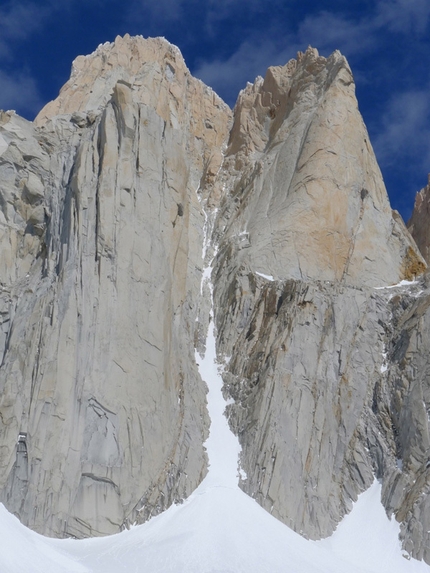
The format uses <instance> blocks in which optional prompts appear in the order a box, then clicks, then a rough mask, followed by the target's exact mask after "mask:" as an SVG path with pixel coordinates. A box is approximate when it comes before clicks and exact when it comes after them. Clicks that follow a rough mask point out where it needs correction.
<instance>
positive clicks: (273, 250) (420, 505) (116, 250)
mask: <svg viewBox="0 0 430 573" xmlns="http://www.w3.org/2000/svg"><path fill="white" fill-rule="evenodd" d="M0 170H1V176H0V199H1V201H0V216H1V221H0V225H1V226H0V229H1V231H0V232H1V234H0V237H1V240H0V251H1V257H0V265H1V274H0V278H1V285H0V286H1V290H0V308H1V310H0V321H1V329H0V353H1V355H2V356H3V359H2V363H1V368H0V501H1V502H3V503H4V504H5V506H6V507H7V508H8V509H9V511H11V512H13V513H15V514H16V515H17V516H18V517H19V518H20V520H21V521H22V522H23V523H24V524H26V525H28V526H29V527H31V528H32V529H35V530H36V531H39V532H41V533H44V534H46V535H50V536H53V537H65V536H70V535H72V536H76V537H85V536H89V535H104V534H109V533H114V532H116V531H118V530H120V529H121V528H124V527H126V526H127V525H128V524H130V523H134V522H137V523H141V522H143V521H145V520H147V519H148V518H149V517H150V516H151V515H154V514H156V513H159V512H160V511H162V510H163V509H165V508H167V507H168V506H170V505H171V504H172V503H174V502H179V501H181V500H183V499H185V498H186V497H188V496H189V495H190V493H191V492H192V491H194V490H195V489H196V487H197V486H198V485H199V483H201V481H202V479H203V478H204V476H205V475H206V473H207V465H208V463H207V456H206V452H205V448H204V446H203V443H204V442H205V440H206V438H207V435H208V428H209V424H210V419H209V416H208V413H207V408H206V388H205V384H204V382H203V381H202V379H201V377H200V374H199V371H198V368H197V365H196V361H195V354H194V352H195V349H197V350H198V351H199V352H204V344H205V342H204V341H205V339H206V332H207V328H208V323H209V312H210V309H211V304H212V301H211V299H212V294H211V292H210V290H209V289H208V288H207V286H206V287H204V286H203V287H202V284H203V283H202V278H203V276H202V275H203V269H204V268H205V266H207V265H208V261H209V260H212V269H213V270H212V283H213V310H212V312H213V314H214V322H215V326H216V342H217V355H218V361H219V364H220V367H221V370H222V376H223V381H224V387H223V391H224V394H225V396H226V397H228V398H230V400H229V406H228V408H227V416H228V420H229V424H230V427H231V429H232V430H233V431H234V433H236V434H237V436H238V438H239V441H240V444H241V446H242V452H241V455H240V465H241V468H242V469H243V470H244V471H242V472H241V473H240V475H241V478H240V486H241V488H242V489H243V490H244V491H245V492H246V493H247V494H249V495H251V496H252V497H254V498H255V499H256V500H257V501H258V502H259V503H260V505H262V506H263V507H264V508H265V509H266V510H267V511H269V512H271V513H272V514H273V515H274V516H275V517H277V518H278V519H280V520H281V521H283V522H284V523H286V524H287V525H288V526H289V527H291V528H292V529H294V530H295V531H297V532H299V533H301V534H302V535H304V536H305V537H309V538H312V539H319V538H321V537H326V536H328V535H330V534H331V533H332V532H333V530H334V529H335V528H336V526H337V524H338V523H339V522H340V520H341V519H342V517H343V516H344V515H345V514H346V513H347V512H348V511H349V510H350V509H351V507H352V502H353V501H355V500H356V499H357V495H358V494H359V493H360V492H362V491H364V490H365V489H367V488H368V487H369V486H370V485H371V484H372V482H373V480H374V477H375V476H376V477H377V478H378V479H379V480H380V481H381V482H382V502H383V504H384V506H385V508H386V510H387V513H388V514H389V515H392V514H394V516H395V517H396V519H397V520H398V521H399V522H401V524H402V542H403V545H404V548H405V549H406V550H407V551H408V552H409V553H410V554H411V555H412V556H413V557H416V558H419V559H425V560H426V561H427V562H428V563H430V538H429V533H428V531H430V496H428V495H427V494H428V491H429V490H430V470H429V468H428V467H427V465H428V460H429V455H430V437H429V412H430V385H429V378H428V372H429V369H430V363H429V360H430V359H429V357H428V347H429V344H430V311H428V308H429V306H430V282H429V279H428V276H427V274H426V273H425V269H426V262H425V260H424V258H423V257H422V255H421V254H420V251H419V250H418V248H417V246H416V244H415V242H414V239H413V238H412V237H411V235H410V234H409V232H408V230H407V229H406V227H405V225H404V224H403V222H402V220H401V218H400V216H399V215H398V214H397V213H396V212H393V211H392V210H391V208H390V205H389V201H388V198H387V194H386V191H385V187H384V184H383V180H382V176H381V173H380V170H379V168H378V165H377V162H376V159H375V156H374V153H373V150H372V147H371V144H370V141H369V137H368V134H367V131H366V128H365V126H364V124H363V121H362V119H361V116H360V113H359V111H358V107H357V102H356V99H355V93H354V83H353V78H352V74H351V71H350V68H349V66H348V64H347V62H346V60H345V58H344V57H343V56H342V55H341V54H340V53H339V52H334V53H333V54H332V55H331V56H330V57H329V58H327V59H326V58H322V57H320V56H319V55H318V52H317V51H316V50H314V49H312V48H309V49H308V50H307V51H306V53H304V54H302V53H299V54H298V57H297V59H296V60H291V61H290V62H288V63H287V64H286V65H285V66H283V67H273V68H269V69H268V71H267V73H266V76H265V78H264V79H263V78H257V80H256V81H255V83H254V84H253V85H251V84H248V85H247V87H246V88H245V89H244V90H243V91H242V92H241V93H240V94H239V97H238V101H237V104H236V106H235V109H234V111H233V112H232V111H231V110H230V109H229V108H228V106H227V105H226V104H225V103H224V102H222V100H221V99H220V98H219V97H218V96H217V95H216V94H214V92H213V91H212V90H211V89H210V88H208V87H207V86H205V85H204V84H203V83H202V82H200V81H199V80H197V79H195V78H193V77H192V76H191V74H190V73H189V71H188V70H187V68H186V66H185V63H184V61H183V59H182V56H181V55H180V53H179V51H178V50H177V48H175V47H174V46H172V45H170V44H169V43H168V42H167V41H165V40H164V39H160V38H157V39H149V40H144V39H143V38H141V37H136V38H130V37H129V36H125V37H124V38H117V39H116V40H115V42H114V43H113V44H109V43H107V44H104V45H102V46H99V48H98V49H97V50H96V51H95V52H94V53H93V54H91V55H90V56H87V57H82V56H80V57H79V58H77V59H76V60H75V62H74V63H73V67H72V75H71V78H70V80H69V81H68V82H67V83H66V85H65V86H64V87H63V89H62V90H61V92H60V94H59V96H58V98H57V99H56V100H55V101H53V102H51V103H49V104H48V105H47V106H46V107H45V108H44V109H43V110H42V111H41V112H40V114H39V115H38V116H37V118H36V120H35V122H34V123H30V122H27V121H26V120H24V119H22V118H20V117H19V116H17V115H16V114H14V113H13V112H2V114H1V116H0ZM426 220H427V219H426V217H425V216H423V217H422V218H421V223H420V225H421V226H422V229H426ZM423 233H424V234H425V231H423ZM414 237H415V238H416V240H417V243H418V245H419V247H420V248H421V250H422V252H423V254H424V255H425V256H426V251H425V249H424V247H423V246H422V244H421V243H420V241H419V240H418V238H417V237H418V235H416V234H414ZM205 238H206V243H208V247H207V249H203V245H204V243H205ZM245 476H246V477H245ZM428 506H429V507H428Z"/></svg>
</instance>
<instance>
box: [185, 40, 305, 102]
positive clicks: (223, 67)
mask: <svg viewBox="0 0 430 573" xmlns="http://www.w3.org/2000/svg"><path fill="white" fill-rule="evenodd" d="M295 55H296V52H295V51H294V47H293V46H292V45H290V46H289V47H288V49H287V50H282V49H281V50H280V49H279V48H278V47H277V46H276V45H275V44H274V43H273V42H270V41H268V40H266V41H260V42H259V41H255V42H254V41H252V39H250V40H247V41H245V42H244V43H243V44H241V46H240V47H239V49H238V50H237V51H236V52H235V53H234V54H233V55H232V56H231V57H230V58H228V59H227V60H223V61H221V60H213V61H210V62H208V61H206V62H200V65H198V67H197V68H196V69H194V70H192V72H193V75H195V76H196V77H198V78H200V79H201V80H203V81H204V82H205V83H206V84H207V85H209V86H211V87H212V88H213V89H214V90H215V91H216V92H217V93H218V94H219V95H220V96H221V97H223V98H224V99H225V100H226V101H227V103H229V104H234V101H235V100H236V97H237V95H238V93H239V91H240V90H241V89H242V88H244V87H245V85H246V82H248V81H249V82H253V81H254V80H255V78H256V77H257V76H258V75H264V74H265V72H266V70H267V68H268V67H269V66H276V65H281V64H285V63H286V62H287V61H288V60H289V59H291V57H292V56H295Z"/></svg>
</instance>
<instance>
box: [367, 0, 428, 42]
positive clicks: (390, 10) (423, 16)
mask: <svg viewBox="0 0 430 573" xmlns="http://www.w3.org/2000/svg"><path fill="white" fill-rule="evenodd" d="M429 18H430V3H429V2H428V0H380V1H379V2H378V4H377V12H376V16H375V18H374V21H373V26H374V28H382V27H386V28H387V29H389V30H390V31H392V32H401V33H404V34H414V35H418V36H420V35H422V34H424V33H425V31H426V27H427V25H428V23H429Z"/></svg>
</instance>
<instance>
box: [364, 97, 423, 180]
mask: <svg viewBox="0 0 430 573" xmlns="http://www.w3.org/2000/svg"><path fill="white" fill-rule="evenodd" d="M429 91H430V89H422V90H415V91H414V90H410V91H406V92H402V93H398V94H395V95H393V96H392V98H391V100H390V101H389V103H388V105H387V110H386V112H385V113H384V115H383V117H382V121H381V128H380V130H379V134H378V135H377V136H376V137H375V138H374V141H373V145H374V148H375V151H376V154H377V157H378V160H379V161H380V162H381V165H382V166H385V167H390V166H395V165H396V163H397V162H398V161H399V160H401V161H403V162H408V165H409V167H411V168H416V169H423V170H424V171H425V170H428V169H429V168H430V99H429V96H428V94H429Z"/></svg>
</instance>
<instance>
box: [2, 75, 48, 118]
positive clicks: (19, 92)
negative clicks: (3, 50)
mask: <svg viewBox="0 0 430 573" xmlns="http://www.w3.org/2000/svg"><path fill="white" fill-rule="evenodd" d="M42 105H43V101H42V99H41V98H40V96H39V91H38V89H37V85H36V82H35V80H34V78H33V77H32V76H31V75H29V74H27V73H25V72H19V73H15V74H7V73H6V72H4V71H2V70H0V109H5V110H7V109H17V108H19V109H20V111H21V110H22V113H24V112H25V113H27V114H28V115H29V116H34V115H36V113H37V112H38V111H39V110H40V109H41V107H42Z"/></svg>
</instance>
